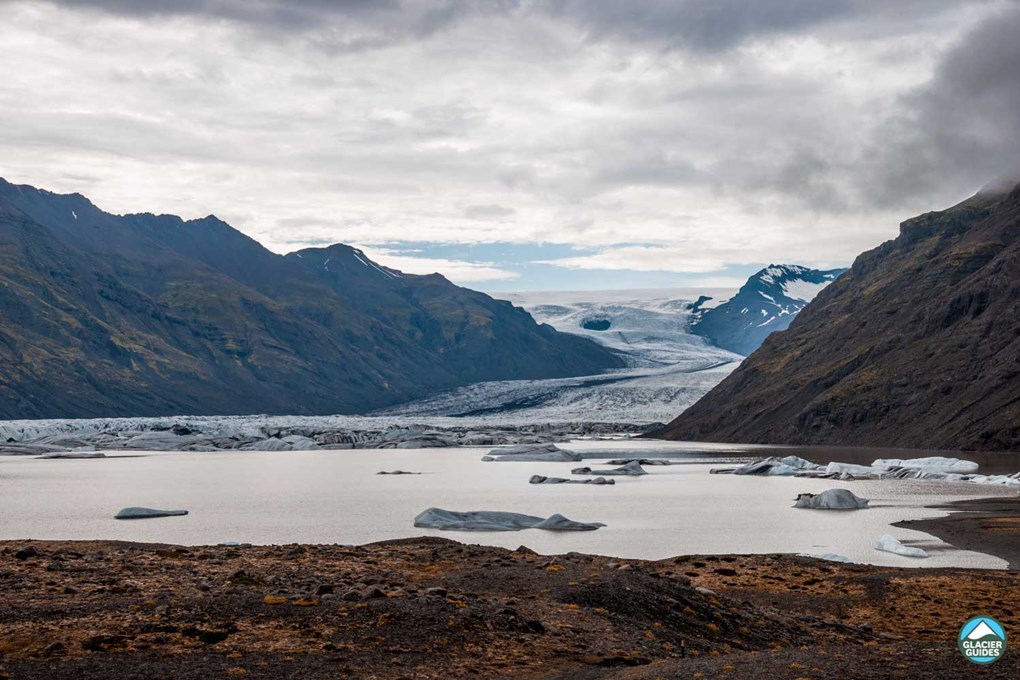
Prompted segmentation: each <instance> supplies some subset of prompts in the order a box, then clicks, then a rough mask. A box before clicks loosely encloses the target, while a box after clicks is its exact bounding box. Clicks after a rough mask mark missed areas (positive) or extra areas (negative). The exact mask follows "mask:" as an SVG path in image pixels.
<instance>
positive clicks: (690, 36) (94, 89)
mask: <svg viewBox="0 0 1020 680" xmlns="http://www.w3.org/2000/svg"><path fill="white" fill-rule="evenodd" d="M83 27H87V30H83ZM1018 34H1020V3H1017V2H1015V1H1013V0H988V1H974V2H956V1H953V2H950V1H949V0H945V1H943V0H925V1H923V2H922V1H921V0H902V1H901V2H896V3H888V2H878V1H877V0H834V1H833V2H825V3H820V2H815V1H814V0H782V1H781V0H759V1H758V2H754V3H747V2H743V1H742V0H741V1H738V0H712V1H710V0H642V1H636V0H635V1H634V2H626V3H621V2H616V1H614V0H550V1H547V2H543V1H531V2H528V1H524V0H522V1H520V2H512V1H509V0H505V1H498V0H473V1H470V2H454V1H440V0H435V1H432V0H426V1H422V2H399V1H398V0H388V1H382V2H379V1H374V0H347V1H342V2H336V1H328V0H312V1H307V2H301V3H294V2H285V1H283V0H243V1H242V0H182V1H181V2H176V3H152V2H144V1H143V0H63V1H62V2H36V1H27V0H26V1H18V0H15V1H8V2H2V3H0V63H3V64H4V65H5V77H4V78H3V79H0V154H2V157H3V159H4V163H3V167H2V168H0V174H2V175H3V176H5V177H7V178H8V179H10V180H12V181H16V182H26V183H33V184H37V185H40V186H44V187H47V188H51V189H53V190H58V191H80V192H82V193H84V194H86V195H89V196H90V197H92V198H94V199H95V200H96V201H97V203H99V204H100V205H101V206H102V207H104V208H107V209H111V210H115V211H120V212H129V211H138V210H150V211H162V212H175V213H179V214H183V215H185V216H199V215H205V214H208V213H210V212H213V213H216V214H217V215H219V216H220V217H222V218H224V219H226V220H228V221H230V222H231V223H232V224H234V225H235V226H237V227H239V228H241V229H242V230H244V231H246V232H247V233H249V234H251V235H252V236H254V237H255V238H257V239H259V240H260V241H262V242H263V243H266V244H267V245H268V246H269V247H271V248H274V249H276V250H279V251H284V250H292V249H295V248H298V247H301V246H302V245H309V244H317V243H322V242H334V241H344V242H353V243H361V244H367V245H368V246H370V247H371V246H372V244H376V245H377V248H376V255H377V256H378V257H379V258H380V259H381V260H382V261H383V262H385V263H387V264H390V265H391V266H403V267H405V268H408V269H410V270H421V269H428V268H435V269H439V270H440V271H444V273H448V274H451V275H452V276H453V278H455V280H459V281H463V282H472V281H482V282H484V281H500V280H503V281H505V280H507V279H509V278H511V277H513V276H515V275H516V274H515V272H514V271H513V268H512V267H508V266H507V265H506V264H505V263H500V262H498V261H493V260H482V261H469V260H468V259H467V258H466V256H465V259H459V258H457V257H450V256H443V257H430V256H429V254H428V253H424V254H423V255H422V256H421V257H419V258H417V259H418V260H420V261H418V262H411V261H409V260H413V259H416V258H415V257H414V256H412V255H408V254H406V253H400V252H399V251H398V250H395V249H393V248H391V247H383V245H382V244H394V243H400V242H418V243H421V242H426V243H428V242H432V243H437V244H457V243H460V244H465V245H467V244H480V243H502V242H506V243H512V244H528V243H535V244H540V243H551V244H563V245H565V246H570V247H574V248H576V249H578V253H577V254H575V255H568V256H565V257H563V258H556V259H555V260H551V261H547V262H552V263H553V264H554V265H555V266H557V267H558V268H559V269H560V270H562V272H563V276H564V281H565V282H567V283H566V284H565V285H569V276H570V272H571V271H575V270H577V269H596V270H600V269H604V270H612V271H613V272H615V273H614V274H613V277H614V278H613V283H614V284H615V285H618V286H621V287H622V286H626V285H628V279H627V272H637V271H652V270H655V271H664V272H675V273H677V274H678V275H680V274H687V275H690V276H689V277H688V278H687V279H684V281H683V282H682V283H684V284H688V285H689V284H691V283H693V282H695V281H696V280H697V279H698V277H699V276H700V277H709V276H712V275H713V273H716V274H718V273H720V272H723V271H726V272H727V274H730V273H732V271H733V269H732V268H733V267H740V266H747V267H754V266H756V265H757V264H761V263H768V262H772V261H777V262H778V261H786V262H799V263H803V264H809V265H811V264H814V265H819V266H834V265H837V264H843V263H846V262H849V261H850V260H852V258H853V257H854V256H855V255H856V254H857V253H859V252H860V251H862V250H864V249H866V248H869V247H872V246H874V245H875V244H877V243H878V242H880V241H882V240H884V239H887V238H890V237H892V236H893V235H895V233H896V225H897V223H898V222H899V221H900V220H902V219H904V218H906V217H909V216H911V215H913V214H916V213H917V212H920V211H923V210H929V209H935V208H938V207H943V206H946V205H949V204H952V203H954V202H956V201H958V200H960V199H962V198H964V197H965V196H966V195H968V194H970V193H973V191H975V190H976V189H978V188H979V187H981V186H983V185H985V184H987V183H988V182H990V181H993V180H995V179H996V178H998V177H1001V176H1004V175H1015V174H1017V169H1018V165H1020V162H1018V159H1020V116H1018V115H1017V111H1020V41H1017V40H1016V39H1015V36H1016V35H1018ZM387 258H389V259H387ZM541 259H542V258H539V257H536V261H538V260H541ZM526 285H527V281H522V286H526ZM607 287H609V286H607Z"/></svg>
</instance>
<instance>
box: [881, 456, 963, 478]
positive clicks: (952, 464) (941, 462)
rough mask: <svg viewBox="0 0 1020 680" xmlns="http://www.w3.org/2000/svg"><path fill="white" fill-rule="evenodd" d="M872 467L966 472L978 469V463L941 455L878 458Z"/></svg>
mask: <svg viewBox="0 0 1020 680" xmlns="http://www.w3.org/2000/svg"><path fill="white" fill-rule="evenodd" d="M871 467H873V468H885V469H890V468H910V469H911V470H932V471H934V472H955V473H957V474H967V473H971V472H977V471H978V467H979V466H978V464H977V463H975V462H974V461H972V460H961V459H959V458H943V457H942V456H931V457H929V458H907V459H901V458H879V459H878V460H876V461H875V462H873V463H872V464H871Z"/></svg>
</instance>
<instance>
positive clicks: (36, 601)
mask: <svg viewBox="0 0 1020 680" xmlns="http://www.w3.org/2000/svg"><path fill="white" fill-rule="evenodd" d="M466 538H468V539H469V537H466ZM522 538H523V537H522ZM1017 602H1020V577H1018V575H1017V573H1016V572H1005V571H998V572H995V571H974V570H959V569H938V570H917V569H896V568H882V567H870V566H863V565H844V564H835V563H828V562H821V561H817V560H813V559H808V558H797V557H792V556H782V555H753V556H714V557H697V556H690V557H678V558H673V559H668V560H662V561H657V562H644V561H637V560H618V559H613V558H608V557H598V556H589V555H580V554H568V555H561V556H557V557H548V556H541V555H536V554H534V553H533V552H531V551H530V550H527V549H518V550H516V551H510V550H504V549H501V548H490V547H480V546H466V545H462V544H460V543H456V542H453V541H448V540H444V539H435V538H421V539H411V540H405V541H394V542H387V543H377V544H372V545H366V546H360V547H345V546H302V545H291V546H254V547H248V546H213V547H192V548H180V547H173V546H165V545H145V544H132V543H115V542H26V541H6V542H0V669H2V670H0V677H9V678H13V679H20V678H85V679H87V678H110V677H116V678H161V679H162V678H165V677H174V678H208V677H233V678H276V677H293V678H320V677H323V678H324V677H330V678H336V677H351V678H444V679H445V678H455V677H464V678H468V677H471V678H473V677H486V678H509V677H514V678H649V679H650V678H658V677H696V678H697V677H704V678H708V677H730V678H733V677H763V676H765V675H766V674H767V675H768V676H769V677H770V678H776V679H779V678H801V677H830V678H831V677H858V678H870V677H874V678H886V677H903V678H943V677H958V676H960V675H962V674H964V673H968V672H972V671H973V668H972V667H971V666H970V665H969V664H968V662H967V661H965V660H964V659H963V658H962V657H961V656H960V655H959V653H958V652H957V651H956V646H955V635H956V633H957V630H958V629H959V627H960V625H961V624H962V623H963V622H964V621H965V620H967V619H968V618H969V617H971V616H973V615H976V614H989V615H992V616H996V617H997V618H998V619H999V620H1000V621H1002V622H1003V624H1004V625H1005V626H1006V627H1007V629H1009V630H1011V631H1014V630H1017V628H1018V626H1020V606H1017V605H1016V603H1017ZM1018 660H1020V655H1018V654H1016V653H1015V652H1011V653H1010V654H1009V656H1008V657H1007V658H1005V659H1003V660H1002V661H1000V662H999V663H997V664H996V665H995V666H994V667H992V668H988V669H984V670H983V671H982V675H983V676H984V677H990V678H1007V677H1017V673H1018V672H1020V662H1018Z"/></svg>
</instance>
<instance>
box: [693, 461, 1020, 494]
mask: <svg viewBox="0 0 1020 680" xmlns="http://www.w3.org/2000/svg"><path fill="white" fill-rule="evenodd" d="M977 469H978V464H977V463H975V462H973V461H970V460H961V459H959V458H944V457H941V456H931V457H928V458H880V459H878V460H876V461H874V462H873V463H872V464H871V465H858V464H856V463H840V462H838V461H834V462H831V463H829V464H827V465H824V466H822V465H816V464H815V463H812V462H811V461H808V460H804V459H803V458H799V457H797V456H786V457H785V458H776V457H770V458H762V459H760V460H755V461H752V462H750V463H747V464H746V465H741V466H739V467H732V468H714V469H712V470H710V472H711V473H712V474H734V475H761V476H780V477H809V478H814V479H838V480H843V481H855V480H860V479H924V480H937V481H946V482H969V483H971V484H989V485H995V486H1011V487H1013V486H1016V487H1020V473H1017V474H1013V475H978V474H974V473H975V472H976V471H977Z"/></svg>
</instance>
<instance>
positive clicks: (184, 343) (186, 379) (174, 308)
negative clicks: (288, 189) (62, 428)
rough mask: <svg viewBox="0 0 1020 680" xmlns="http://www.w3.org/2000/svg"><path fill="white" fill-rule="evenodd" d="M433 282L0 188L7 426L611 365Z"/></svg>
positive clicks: (174, 220)
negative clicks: (17, 420)
mask: <svg viewBox="0 0 1020 680" xmlns="http://www.w3.org/2000/svg"><path fill="white" fill-rule="evenodd" d="M622 365H623V364H622V361H621V360H620V359H619V358H618V356H617V355H616V354H615V353H614V352H613V351H611V350H609V349H607V348H604V347H601V346H599V345H598V344H596V343H594V342H592V341H590V340H587V339H584V338H580V337H577V336H573V335H568V334H564V333H559V332H557V331H556V330H554V329H553V328H552V327H550V326H546V325H538V324H536V323H535V322H534V320H533V319H532V318H531V316H530V315H529V314H528V313H527V312H525V311H523V310H521V309H519V308H516V307H514V306H513V305H511V304H510V303H508V302H504V301H498V300H493V299H492V298H490V297H488V296H487V295H484V294H482V293H478V292H475V291H471V290H467V289H465V288H461V287H459V286H455V285H453V284H452V283H450V282H449V281H447V280H446V279H444V278H443V277H442V276H439V275H438V274H433V275H429V276H413V275H405V274H402V273H400V272H397V271H394V270H390V269H387V268H385V267H381V266H379V265H377V264H375V263H374V262H372V261H370V260H369V259H368V258H366V257H365V256H364V254H362V253H361V252H360V251H358V250H356V249H354V248H350V247H347V246H342V245H336V246H332V247H330V248H324V249H309V250H304V251H301V252H298V253H292V254H290V255H287V256H281V255H276V254H274V253H272V252H270V251H268V250H266V249H265V248H263V247H262V246H261V245H260V244H259V243H257V242H256V241H254V240H252V239H250V238H248V237H247V236H245V235H244V234H242V233H241V232H239V231H237V230H235V229H233V228H232V227H230V226H229V225H228V224H226V223H224V222H222V221H220V220H218V219H216V218H215V217H212V216H210V217H206V218H203V219H199V220H189V221H185V220H182V219H180V218H178V217H174V216H171V215H152V214H135V215H124V216H116V215H111V214H108V213H105V212H103V211H101V210H99V209H98V208H96V207H95V206H94V205H93V204H92V203H90V202H89V201H88V200H87V199H86V198H84V197H83V196H80V195H78V194H72V195H58V194H53V193H50V192H47V191H41V190H38V189H35V188H32V187H28V186H17V185H13V184H10V183H7V182H5V181H3V180H0V418H45V417H53V418H60V417H92V416H117V415H125V416H126V415H133V416H143V415H148V416H157V415H167V414H182V413H193V414H196V413H197V414H206V415H218V414H243V413H291V414H329V413H355V412H362V411H367V410H370V409H375V408H379V407H382V406H387V405H391V404H395V403H400V402H402V401H406V400H410V399H415V398H419V397H422V396H424V395H427V394H430V393H433V392H435V391H439V390H444V389H449V388H452V387H456V386H460V385H464V384H468V383H472V382H477V381H481V380H506V379H520V378H554V377H566V376H576V375H587V374H593V373H598V372H600V371H602V370H604V369H607V368H615V367H619V366H622Z"/></svg>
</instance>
